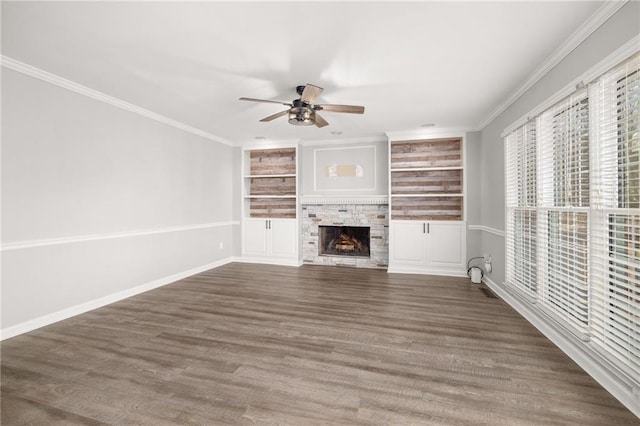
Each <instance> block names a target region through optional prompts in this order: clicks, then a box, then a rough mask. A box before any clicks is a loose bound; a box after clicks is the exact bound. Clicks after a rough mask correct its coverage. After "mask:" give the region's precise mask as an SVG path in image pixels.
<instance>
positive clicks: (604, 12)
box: [478, 0, 628, 130]
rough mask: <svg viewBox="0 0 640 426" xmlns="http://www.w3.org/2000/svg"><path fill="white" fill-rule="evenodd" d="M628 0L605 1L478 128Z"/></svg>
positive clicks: (557, 62) (482, 126)
mask: <svg viewBox="0 0 640 426" xmlns="http://www.w3.org/2000/svg"><path fill="white" fill-rule="evenodd" d="M627 2H628V0H623V1H606V2H604V4H603V5H602V6H600V8H599V9H598V10H597V11H596V12H595V13H594V14H593V15H591V17H589V19H587V20H586V21H585V22H584V23H583V24H582V25H581V26H580V27H579V28H578V29H577V30H576V31H575V32H574V33H573V34H571V35H570V36H569V38H568V39H567V40H565V41H564V43H562V44H561V45H560V46H559V47H558V48H557V49H556V50H555V51H554V52H553V53H552V54H551V56H550V57H548V58H547V60H546V61H544V62H543V63H542V65H540V66H539V67H538V68H537V69H536V70H535V71H534V72H533V74H531V75H530V76H529V77H528V78H527V79H526V80H525V82H524V84H523V85H522V86H521V87H520V88H519V89H518V90H516V91H515V92H514V93H512V94H511V96H509V97H508V98H507V100H506V101H504V102H503V103H502V104H500V105H499V106H498V108H496V109H495V110H494V111H493V112H492V113H491V114H489V116H488V117H487V118H485V119H484V120H483V121H482V122H481V123H480V125H479V126H478V128H479V129H480V130H482V129H484V128H485V127H486V126H487V125H489V123H491V122H492V121H493V120H495V119H496V117H498V116H499V115H500V114H502V113H503V112H504V111H505V110H506V109H507V108H509V107H510V106H511V105H512V104H513V103H514V102H515V101H517V100H518V99H519V98H520V97H521V96H522V95H523V94H524V93H525V92H526V91H527V90H529V89H531V88H532V87H533V86H534V85H535V84H536V83H537V82H538V81H540V80H541V79H542V77H544V76H545V75H547V73H549V71H551V70H552V69H553V68H554V67H555V66H556V65H558V64H559V63H560V61H562V60H563V59H564V58H566V57H567V56H568V55H569V54H570V53H571V52H572V51H573V50H574V49H575V48H576V47H578V46H579V45H580V44H581V43H582V42H583V41H585V40H586V39H587V37H589V36H590V35H591V34H593V33H594V32H595V31H596V30H597V29H598V28H600V26H601V25H602V24H604V23H605V22H606V21H607V20H608V19H609V18H611V17H612V16H613V15H614V14H615V13H616V12H617V11H618V10H620V8H621V7H622V6H624V5H625V4H626V3H627Z"/></svg>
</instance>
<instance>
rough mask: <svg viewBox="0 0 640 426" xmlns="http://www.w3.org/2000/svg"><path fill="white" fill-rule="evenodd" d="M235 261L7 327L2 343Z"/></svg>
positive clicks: (2, 332)
mask: <svg viewBox="0 0 640 426" xmlns="http://www.w3.org/2000/svg"><path fill="white" fill-rule="evenodd" d="M233 260H234V259H233V258H231V257H228V258H224V259H221V260H217V261H215V262H211V263H207V264H205V265H202V266H198V267H196V268H192V269H189V270H186V271H183V272H179V273H177V274H173V275H169V276H167V277H163V278H160V279H157V280H154V281H151V282H148V283H146V284H142V285H139V286H137V287H133V288H130V289H127V290H122V291H119V292H117V293H113V294H110V295H107V296H104V297H100V298H98V299H95V300H91V301H89V302H85V303H81V304H80V305H76V306H72V307H70V308H66V309H63V310H60V311H57V312H53V313H51V314H47V315H43V316H41V317H38V318H34V319H32V320H28V321H25V322H23V323H20V324H17V325H14V326H11V327H7V328H5V329H2V330H0V341H2V340H6V339H10V338H12V337H15V336H18V335H20V334H24V333H28V332H30V331H33V330H36V329H38V328H41V327H45V326H47V325H50V324H53V323H56V322H58V321H62V320H65V319H68V318H71V317H74V316H76V315H80V314H83V313H85V312H89V311H92V310H94V309H97V308H101V307H103V306H106V305H110V304H111V303H115V302H118V301H120V300H123V299H126V298H128V297H132V296H135V295H137V294H140V293H144V292H146V291H149V290H153V289H155V288H158V287H162V286H165V285H167V284H171V283H173V282H176V281H179V280H181V279H184V278H187V277H190V276H192V275H196V274H199V273H201V272H204V271H208V270H209V269H213V268H217V267H219V266H222V265H226V264H227V263H231V262H232V261H233Z"/></svg>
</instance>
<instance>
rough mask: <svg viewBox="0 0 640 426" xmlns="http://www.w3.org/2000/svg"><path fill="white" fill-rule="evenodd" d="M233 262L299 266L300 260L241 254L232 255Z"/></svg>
mask: <svg viewBox="0 0 640 426" xmlns="http://www.w3.org/2000/svg"><path fill="white" fill-rule="evenodd" d="M233 261H234V262H239V263H260V264H262V265H280V266H296V267H300V266H301V265H302V262H301V261H299V260H298V259H287V258H279V257H250V256H242V257H234V258H233Z"/></svg>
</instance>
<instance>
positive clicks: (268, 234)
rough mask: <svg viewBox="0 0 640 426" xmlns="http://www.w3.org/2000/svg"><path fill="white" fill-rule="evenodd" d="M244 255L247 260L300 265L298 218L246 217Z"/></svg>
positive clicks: (243, 233) (243, 231)
mask: <svg viewBox="0 0 640 426" xmlns="http://www.w3.org/2000/svg"><path fill="white" fill-rule="evenodd" d="M242 223H243V229H242V255H243V257H244V258H245V259H246V260H247V261H254V262H265V263H278V264H286V265H298V221H297V220H296V219H252V218H245V219H244V220H243V221H242Z"/></svg>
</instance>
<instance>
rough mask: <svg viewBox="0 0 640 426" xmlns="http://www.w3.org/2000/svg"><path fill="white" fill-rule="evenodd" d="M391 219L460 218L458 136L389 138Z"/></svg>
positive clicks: (460, 153)
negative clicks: (402, 139)
mask: <svg viewBox="0 0 640 426" xmlns="http://www.w3.org/2000/svg"><path fill="white" fill-rule="evenodd" d="M390 171H391V173H390V175H391V179H390V194H391V218H392V219H397V220H403V219H404V220H462V218H463V211H462V208H463V205H464V194H463V190H464V187H463V173H464V171H463V162H462V139H461V138H443V139H425V140H414V141H392V142H391V155H390Z"/></svg>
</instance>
